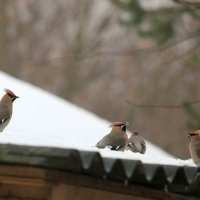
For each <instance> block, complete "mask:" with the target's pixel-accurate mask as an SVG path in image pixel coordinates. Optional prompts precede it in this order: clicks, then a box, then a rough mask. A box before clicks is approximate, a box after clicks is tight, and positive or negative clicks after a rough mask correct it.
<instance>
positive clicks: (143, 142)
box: [141, 141, 147, 153]
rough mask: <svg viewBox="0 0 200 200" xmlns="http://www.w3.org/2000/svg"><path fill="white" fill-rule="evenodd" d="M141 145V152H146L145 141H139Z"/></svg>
mask: <svg viewBox="0 0 200 200" xmlns="http://www.w3.org/2000/svg"><path fill="white" fill-rule="evenodd" d="M141 145H142V150H141V153H145V152H146V149H147V147H146V143H145V141H142V142H141Z"/></svg>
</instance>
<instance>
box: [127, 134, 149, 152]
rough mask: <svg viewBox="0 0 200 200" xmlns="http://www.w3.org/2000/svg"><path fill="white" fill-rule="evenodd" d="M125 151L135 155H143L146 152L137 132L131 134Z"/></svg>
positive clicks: (143, 142) (142, 140)
mask: <svg viewBox="0 0 200 200" xmlns="http://www.w3.org/2000/svg"><path fill="white" fill-rule="evenodd" d="M126 149H127V150H131V151H132V152H135V153H141V154H144V153H145V152H146V143H145V141H144V139H143V138H142V137H141V136H139V133H138V132H133V133H132V134H131V136H130V138H129V139H128V144H127V148H126Z"/></svg>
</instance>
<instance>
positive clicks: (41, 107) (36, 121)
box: [0, 72, 194, 165]
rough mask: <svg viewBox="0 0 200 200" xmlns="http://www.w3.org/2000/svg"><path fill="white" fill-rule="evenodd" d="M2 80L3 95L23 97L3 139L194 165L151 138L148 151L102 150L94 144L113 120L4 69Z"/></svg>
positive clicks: (10, 141)
mask: <svg viewBox="0 0 200 200" xmlns="http://www.w3.org/2000/svg"><path fill="white" fill-rule="evenodd" d="M0 82H1V87H2V88H0V90H1V91H2V94H1V96H2V95H3V89H4V88H9V89H11V90H13V91H14V93H15V94H16V95H18V96H19V97H20V98H19V99H17V100H16V101H15V102H14V105H13V106H14V108H13V109H14V111H13V116H12V119H11V121H10V124H9V125H8V126H7V127H6V129H5V130H4V132H3V133H1V135H0V143H12V144H24V145H33V146H51V147H60V148H74V149H78V150H88V151H99V153H100V154H101V155H102V156H103V157H113V158H124V159H140V160H142V161H143V162H144V163H160V164H174V165H194V163H193V161H192V160H191V159H190V160H186V161H183V160H179V159H175V158H174V157H173V156H172V155H170V154H168V153H167V152H165V151H164V150H162V149H160V148H159V147H156V146H155V145H153V144H151V143H149V142H147V151H146V154H145V155H142V154H138V153H132V152H130V151H125V152H115V151H111V150H109V149H100V150H99V149H97V148H96V147H94V145H95V144H96V143H97V142H98V141H99V140H100V139H101V138H102V137H103V136H104V135H105V134H106V133H108V132H109V131H110V130H109V127H108V126H109V124H110V122H108V121H106V120H104V119H102V118H100V117H98V116H96V115H94V114H92V113H90V112H88V111H86V110H84V109H82V108H80V107H78V106H76V105H74V104H72V103H70V102H67V101H65V100H63V99H61V98H59V97H57V96H55V95H52V94H50V93H48V92H46V91H44V90H42V89H40V88H37V87H35V86H33V85H31V84H28V83H25V82H23V81H21V80H17V79H15V78H13V77H11V76H9V75H7V74H5V73H3V72H0ZM118 120H120V119H116V121H118Z"/></svg>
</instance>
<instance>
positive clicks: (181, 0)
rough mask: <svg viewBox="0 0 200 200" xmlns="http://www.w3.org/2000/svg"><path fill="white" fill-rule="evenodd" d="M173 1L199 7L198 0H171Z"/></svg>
mask: <svg viewBox="0 0 200 200" xmlns="http://www.w3.org/2000/svg"><path fill="white" fill-rule="evenodd" d="M172 1H173V2H175V3H178V4H181V5H183V6H190V7H195V8H200V2H195V1H193V2H191V1H186V0H172Z"/></svg>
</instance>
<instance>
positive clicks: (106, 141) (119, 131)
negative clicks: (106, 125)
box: [96, 122, 128, 151]
mask: <svg viewBox="0 0 200 200" xmlns="http://www.w3.org/2000/svg"><path fill="white" fill-rule="evenodd" d="M127 125H128V122H113V123H112V124H111V125H110V127H112V130H111V132H110V133H109V134H107V135H105V136H104V137H103V138H102V139H101V140H100V141H99V142H98V143H97V144H96V147H98V148H105V147H108V148H110V149H111V150H115V151H124V150H125V148H126V144H127V141H128V136H127V134H126V127H127Z"/></svg>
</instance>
